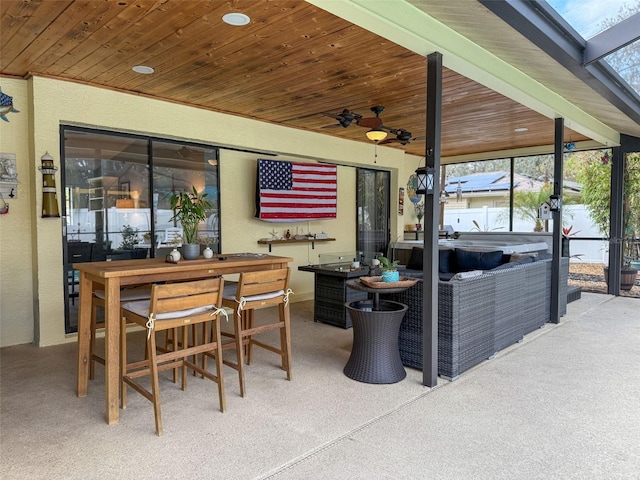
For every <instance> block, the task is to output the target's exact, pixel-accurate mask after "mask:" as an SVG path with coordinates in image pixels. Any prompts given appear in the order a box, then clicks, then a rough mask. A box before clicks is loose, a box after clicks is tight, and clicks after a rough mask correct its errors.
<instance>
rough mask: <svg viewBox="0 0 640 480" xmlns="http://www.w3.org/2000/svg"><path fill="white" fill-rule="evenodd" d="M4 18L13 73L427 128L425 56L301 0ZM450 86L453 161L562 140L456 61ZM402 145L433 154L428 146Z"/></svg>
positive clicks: (114, 5) (447, 120)
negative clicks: (236, 15) (242, 18)
mask: <svg viewBox="0 0 640 480" xmlns="http://www.w3.org/2000/svg"><path fill="white" fill-rule="evenodd" d="M230 12H242V13H244V14H246V15H248V16H249V17H250V18H251V22H250V23H249V24H248V25H246V26H243V27H233V26H229V25H227V24H225V23H224V22H223V21H222V16H223V15H224V14H226V13H230ZM0 14H1V17H0V21H1V23H0V45H1V46H2V47H1V51H0V74H1V75H8V76H17V77H25V78H26V77H28V76H29V75H30V74H31V75H42V76H48V77H54V78H59V79H64V80H70V81H75V82H81V83H86V84H90V85H95V86H99V87H104V88H111V89H116V90H120V91H125V92H132V93H137V94H142V95H146V96H150V97H154V98H159V99H163V100H169V101H173V102H178V103H182V104H187V105H193V106H196V107H199V108H204V109H209V110H214V111H219V112H224V113H230V114H233V115H238V116H242V117H247V118H252V119H256V120H260V121H264V122H269V123H273V124H278V125H284V126H287V127H292V128H297V129H303V130H309V131H312V132H316V133H319V134H325V135H334V136H338V137H341V138H346V139H351V140H356V141H361V142H369V140H367V139H366V137H365V132H366V129H364V128H362V127H359V126H357V125H355V124H352V125H351V126H349V127H348V128H342V127H339V128H323V127H325V126H327V125H330V124H335V123H336V121H334V119H332V118H330V117H328V116H325V115H322V112H333V113H339V112H341V111H342V110H343V109H345V108H346V109H349V110H352V111H355V112H357V113H359V114H360V115H362V116H364V117H370V116H373V114H372V113H371V111H370V110H369V109H370V107H372V106H376V105H383V106H384V107H385V110H384V112H383V113H382V114H381V118H383V120H384V125H385V126H387V127H391V128H395V129H401V128H402V129H406V130H408V131H409V132H411V134H412V135H413V137H420V136H423V135H425V103H426V90H425V89H426V87H425V80H426V62H425V58H424V57H422V56H420V55H417V54H415V53H413V52H411V51H409V50H407V49H405V48H403V47H400V46H398V45H396V44H394V43H392V42H389V41H388V40H386V39H384V38H382V37H380V36H378V35H376V34H374V33H371V32H369V31H367V30H364V29H361V28H359V27H356V26H354V25H352V24H350V23H348V22H346V21H344V20H342V19H340V18H338V17H335V16H333V15H331V14H329V13H327V12H325V11H324V10H321V9H319V8H317V7H315V6H313V5H310V4H308V3H306V2H302V1H299V0H272V1H266V0H261V1H255V0H240V1H238V0H236V1H219V0H216V1H212V0H200V1H193V0H171V1H155V0H154V1H150V0H137V1H134V0H120V1H112V0H56V1H36V0H30V1H29V0H2V2H0ZM134 65H147V66H151V67H153V68H154V69H155V73H154V74H153V75H140V74H137V73H135V72H133V71H132V70H131V67H133V66H134ZM443 94H444V95H443V117H444V121H443V126H442V142H443V143H442V156H443V157H450V156H456V155H465V154H477V153H480V152H490V151H500V150H506V149H518V148H528V147H535V146H538V145H550V144H552V143H553V121H552V120H551V119H548V118H546V117H544V116H542V115H540V114H538V113H536V112H534V111H532V110H530V109H528V108H526V107H524V106H522V105H519V104H517V103H516V102H514V101H512V100H510V99H508V98H506V97H504V96H502V95H500V94H498V93H496V92H493V91H491V90H489V89H487V88H486V87H484V86H482V85H480V84H478V83H475V82H473V81H471V80H469V79H468V78H466V77H463V76H462V75H460V74H458V73H456V72H454V71H452V70H448V69H445V72H444V75H443ZM518 127H526V128H528V131H526V132H522V133H517V132H514V129H515V128H518ZM565 136H566V138H571V139H572V140H573V141H576V142H577V141H581V140H584V139H586V137H584V136H582V135H579V134H577V133H576V132H573V131H571V130H569V129H567V130H566V132H565ZM388 138H394V136H393V135H389V137H388ZM388 146H390V147H394V148H401V149H403V150H404V151H406V152H408V153H412V154H415V155H424V142H423V141H412V142H410V143H408V144H406V145H402V144H401V143H398V142H392V143H389V144H388Z"/></svg>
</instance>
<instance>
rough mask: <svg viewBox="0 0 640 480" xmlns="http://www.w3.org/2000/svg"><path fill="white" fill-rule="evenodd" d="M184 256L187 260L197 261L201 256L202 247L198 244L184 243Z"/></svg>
mask: <svg viewBox="0 0 640 480" xmlns="http://www.w3.org/2000/svg"><path fill="white" fill-rule="evenodd" d="M182 256H183V257H184V259H185V260H196V259H197V258H198V257H199V256H200V245H198V244H197V243H183V244H182Z"/></svg>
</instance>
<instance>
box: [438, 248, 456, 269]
mask: <svg viewBox="0 0 640 480" xmlns="http://www.w3.org/2000/svg"><path fill="white" fill-rule="evenodd" d="M454 260H455V258H454V257H453V250H451V249H450V248H441V249H439V250H438V270H439V271H440V272H441V273H449V272H453V271H454V270H455V266H454V263H455V262H454Z"/></svg>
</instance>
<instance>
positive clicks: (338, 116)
mask: <svg viewBox="0 0 640 480" xmlns="http://www.w3.org/2000/svg"><path fill="white" fill-rule="evenodd" d="M320 114H321V115H326V116H327V117H331V118H335V119H336V120H340V119H342V118H344V117H343V116H342V115H340V114H339V113H331V112H320Z"/></svg>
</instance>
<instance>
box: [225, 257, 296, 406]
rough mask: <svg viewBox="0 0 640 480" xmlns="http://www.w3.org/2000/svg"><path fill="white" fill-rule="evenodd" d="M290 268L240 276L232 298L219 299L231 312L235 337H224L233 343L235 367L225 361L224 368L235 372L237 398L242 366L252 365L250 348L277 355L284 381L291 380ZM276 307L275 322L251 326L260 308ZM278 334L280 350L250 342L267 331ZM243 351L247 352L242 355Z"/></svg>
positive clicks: (243, 385)
mask: <svg viewBox="0 0 640 480" xmlns="http://www.w3.org/2000/svg"><path fill="white" fill-rule="evenodd" d="M289 273H290V269H289V268H283V269H279V270H263V271H258V272H248V273H241V274H240V279H239V282H238V288H237V289H236V292H235V295H229V294H226V295H225V297H224V298H223V299H222V305H223V306H224V307H228V308H232V309H233V310H234V315H233V319H234V334H227V335H228V336H231V337H233V338H234V340H235V342H232V343H231V344H226V345H225V347H228V346H230V345H234V344H235V348H236V355H237V357H236V358H237V363H232V362H230V361H229V360H225V361H224V364H225V365H228V366H230V367H232V368H234V369H236V370H237V371H238V377H239V380H240V395H241V396H243V397H244V394H245V380H244V362H245V356H246V358H247V364H251V348H252V346H253V345H256V346H258V347H262V348H264V349H266V350H269V351H271V352H274V353H277V354H278V355H280V357H281V359H282V369H283V370H285V371H286V372H287V380H291V379H292V372H291V327H290V324H291V321H290V312H289V295H290V294H291V293H293V292H292V291H291V290H290V289H289ZM275 305H277V306H278V309H279V318H278V321H277V322H274V323H268V324H261V325H254V322H253V321H254V311H255V310H256V309H259V308H264V307H270V306H275ZM274 329H279V330H280V348H276V347H273V346H271V345H268V344H265V343H263V342H261V341H259V340H256V339H255V338H253V336H254V335H258V334H260V333H264V332H267V331H270V330H274ZM245 348H246V352H245Z"/></svg>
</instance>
